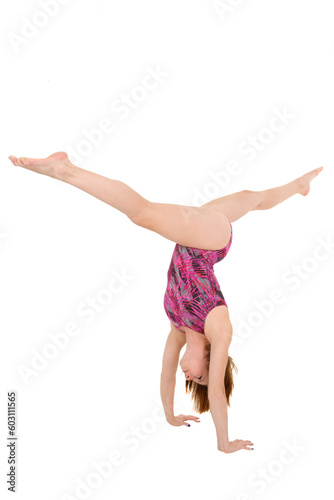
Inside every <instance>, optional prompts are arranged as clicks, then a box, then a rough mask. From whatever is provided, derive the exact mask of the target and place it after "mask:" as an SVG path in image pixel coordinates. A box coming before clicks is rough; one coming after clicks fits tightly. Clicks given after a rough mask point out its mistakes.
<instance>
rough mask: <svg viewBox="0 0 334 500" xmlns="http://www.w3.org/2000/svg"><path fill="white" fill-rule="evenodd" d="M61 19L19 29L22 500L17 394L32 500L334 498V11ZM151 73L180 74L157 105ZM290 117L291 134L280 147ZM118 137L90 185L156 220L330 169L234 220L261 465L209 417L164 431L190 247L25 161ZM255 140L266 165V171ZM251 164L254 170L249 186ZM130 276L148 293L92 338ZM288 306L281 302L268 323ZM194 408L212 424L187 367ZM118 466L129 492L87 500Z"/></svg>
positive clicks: (15, 384)
mask: <svg viewBox="0 0 334 500" xmlns="http://www.w3.org/2000/svg"><path fill="white" fill-rule="evenodd" d="M46 3H47V2H45V4H46ZM51 4H52V5H53V10H50V9H52V5H51ZM62 4H63V5H61V6H60V5H59V4H58V3H56V5H58V8H57V9H56V8H55V4H54V2H49V3H48V5H49V7H45V6H44V10H43V8H42V6H41V5H42V2H38V1H29V2H27V1H25V2H23V1H16V2H11V3H10V4H9V3H8V2H7V4H6V7H5V8H4V7H2V13H1V14H2V15H1V19H2V23H1V35H2V38H1V40H2V44H1V57H2V68H3V70H4V73H3V76H2V80H1V86H2V89H1V114H2V119H1V122H2V123H1V127H2V131H1V139H2V140H1V146H0V147H1V169H0V177H1V178H0V189H1V193H0V234H1V237H0V263H1V264H0V265H1V268H0V272H1V275H0V279H1V288H0V304H1V421H0V426H1V429H0V430H1V443H0V447H1V453H0V456H1V474H0V476H1V477H0V482H1V495H2V496H3V493H7V489H6V488H7V486H6V473H7V471H8V465H7V449H6V444H7V441H6V437H7V426H6V422H7V391H9V390H16V391H17V424H18V428H17V434H18V441H17V446H18V448H17V453H18V455H17V458H18V466H17V472H18V480H17V496H16V498H18V499H27V498H34V499H35V500H40V499H45V498H48V499H63V500H64V499H69V498H71V499H73V498H94V499H100V498H101V499H102V498H103V499H104V498H117V499H118V500H123V499H128V498H137V497H139V496H143V497H145V498H147V499H155V498H160V499H164V500H165V499H168V500H169V499H171V498H174V499H179V498H192V499H195V500H197V499H198V500H200V499H203V498H211V499H214V500H224V499H228V500H248V499H254V498H258V497H262V498H265V499H268V500H269V499H270V500H271V499H281V498H282V497H285V498H295V497H296V496H298V497H300V498H315V497H318V496H319V497H320V496H321V497H325V495H326V494H329V495H330V493H331V489H332V481H331V477H332V472H331V463H332V454H333V450H332V443H333V432H332V424H331V422H332V421H333V411H332V406H331V394H332V387H331V380H332V377H333V369H332V356H333V355H332V347H333V341H332V337H333V333H334V332H333V289H332V283H333V266H334V250H333V248H332V247H331V246H329V247H327V250H326V249H323V250H321V252H320V253H317V247H318V245H319V241H320V239H322V241H327V240H328V241H329V242H333V240H334V231H333V222H332V214H333V170H332V165H333V148H332V143H333V112H334V109H333V85H334V81H333V69H332V60H333V27H332V15H333V8H332V2H330V1H329V0H326V1H325V0H318V1H317V2H314V1H310V0H306V1H305V0H303V1H301V0H299V1H297V0H295V1H291V0H281V1H279V2H278V1H268V0H244V1H240V2H238V1H234V2H233V1H232V0H230V1H228V0H226V2H220V8H219V7H217V6H216V7H215V6H214V3H213V1H212V0H202V1H193V0H192V1H191V0H187V1H180V0H170V1H169V2H163V1H157V0H142V1H140V2H138V1H135V0H126V1H125V0H124V1H122V2H120V1H119V2H116V1H107V0H90V1H89V0H82V1H79V0H72V1H68V2H66V1H63V2H62ZM224 5H225V10H226V12H224V10H223V7H224ZM46 10H48V12H49V14H44V15H43V14H42V15H41V14H40V13H41V12H45V11H46ZM51 13H52V15H51ZM33 21H34V22H35V24H38V25H39V26H40V27H38V28H36V27H35V28H33V25H31V24H30V23H31V22H33ZM42 24H43V26H41V25H42ZM23 33H24V34H25V39H24V38H19V37H23ZM27 36H29V38H27ZM147 67H150V68H151V69H152V68H153V69H157V68H158V69H159V68H160V69H159V70H160V71H161V72H163V73H164V74H165V76H164V77H163V78H162V79H161V82H160V83H159V84H157V85H156V88H155V89H154V90H150V91H145V90H144V91H143V90H140V89H138V86H142V82H143V79H144V78H145V75H147ZM150 82H151V84H152V83H153V80H152V79H151V80H150ZM142 89H143V87H142ZM143 92H144V93H143ZM122 95H123V97H124V95H130V96H132V97H130V99H131V102H132V104H133V105H134V106H135V107H133V109H131V110H130V112H129V113H128V116H127V117H126V118H123V119H122V118H121V116H120V114H119V113H118V114H117V112H115V110H114V111H112V110H111V105H112V103H115V101H116V100H117V99H119V100H122ZM139 99H141V101H140V102H139ZM136 100H137V101H136ZM275 109H276V110H279V111H281V112H283V111H284V109H285V112H286V113H287V114H288V115H289V116H290V119H289V123H287V124H285V125H284V126H283V127H282V130H281V131H280V132H277V131H276V132H274V133H271V132H270V130H269V131H268V130H264V129H265V128H268V127H269V126H270V123H273V121H272V118H273V116H274V115H275ZM105 118H109V119H111V120H113V121H114V122H115V124H116V126H115V128H114V131H113V132H112V133H104V134H103V137H102V139H101V138H100V144H95V145H92V146H91V147H90V151H88V149H86V152H87V151H88V152H89V154H86V155H82V156H81V159H80V158H79V157H78V158H79V160H78V163H79V162H80V167H82V168H85V169H87V170H92V171H94V172H97V173H100V174H102V175H105V176H107V177H110V178H114V179H119V180H122V181H123V182H126V183H127V184H129V185H130V186H131V187H132V188H133V189H136V190H137V191H138V192H139V193H141V194H142V195H143V196H145V197H147V198H148V199H150V200H151V201H159V202H166V203H167V202H169V203H180V204H186V205H198V204H199V203H200V202H199V201H198V198H196V196H195V195H198V193H199V192H200V193H202V195H203V194H205V193H207V200H208V199H212V198H213V197H219V196H224V195H226V194H229V193H233V192H236V191H240V190H242V189H254V190H260V189H267V188H270V187H274V186H277V185H281V184H285V183H287V182H289V181H291V180H292V179H294V178H296V177H298V176H300V175H302V174H303V173H305V172H307V171H309V170H311V169H313V168H316V167H318V166H321V165H322V166H324V170H323V172H322V173H321V175H320V176H319V177H317V178H316V179H315V180H314V182H313V184H312V188H311V192H310V194H309V195H308V196H307V197H305V198H304V197H301V196H300V195H296V196H294V197H292V198H290V199H289V200H287V201H286V202H285V203H283V204H281V205H279V206H278V207H275V208H273V209H272V210H269V211H262V212H259V211H257V212H252V213H250V214H248V215H247V216H245V217H244V218H242V219H240V220H239V221H237V222H235V223H234V225H233V231H234V239H233V244H232V247H231V250H230V253H229V255H228V256H227V257H226V260H224V261H223V262H222V263H219V264H218V265H217V266H216V268H215V271H216V275H217V277H218V279H219V282H220V285H221V288H222V292H223V294H224V296H225V298H226V300H227V303H228V305H229V310H230V315H231V319H232V323H233V325H234V336H235V338H238V339H239V342H238V343H237V344H235V345H234V348H233V359H234V361H235V363H236V365H237V366H238V368H239V371H238V374H237V375H236V378H235V389H234V393H233V398H232V400H231V408H230V409H229V437H230V439H231V440H233V439H250V440H252V441H253V442H254V443H255V446H254V448H255V449H254V451H250V452H248V451H245V450H243V451H239V452H237V453H234V454H231V455H225V454H223V453H221V452H219V451H218V450H217V448H216V435H215V428H214V424H213V421H212V418H211V416H210V413H206V414H203V415H202V416H201V422H200V423H198V424H195V423H193V424H192V425H191V427H190V428H187V427H184V426H183V427H178V428H176V427H172V426H169V425H168V424H167V423H166V422H165V420H164V418H163V414H162V411H161V407H160V405H159V399H160V397H159V384H160V372H161V360H162V354H163V349H164V345H165V340H166V337H167V335H168V332H169V321H168V318H167V316H166V315H165V312H164V309H163V295H164V291H165V287H166V283H167V281H166V278H167V269H168V265H169V262H170V258H171V254H172V251H173V248H174V243H173V242H171V241H169V240H166V239H163V238H161V237H160V236H159V235H157V234H155V233H152V232H149V231H145V230H144V229H142V228H140V227H138V226H135V225H133V224H132V223H131V222H130V221H129V219H128V218H127V217H126V216H124V215H123V214H122V213H120V212H117V211H116V210H115V209H113V208H111V207H109V206H108V205H106V204H104V203H102V202H101V201H99V200H96V199H94V198H93V197H91V196H89V195H88V194H86V193H85V192H83V191H80V190H78V189H76V188H74V187H72V186H70V185H68V184H65V183H62V182H60V181H57V180H54V179H51V178H49V177H46V176H39V175H37V174H35V173H33V172H30V171H28V170H25V169H22V168H19V167H13V166H12V164H11V163H10V161H9V160H8V156H9V155H10V154H13V155H16V156H28V157H45V156H48V155H49V154H51V153H53V152H54V151H67V152H68V153H70V152H71V151H75V150H77V148H78V144H79V143H80V141H83V140H86V137H85V132H84V131H86V132H87V131H92V130H93V129H96V127H98V126H99V124H100V122H101V120H103V119H105ZM270 134H271V135H270ZM96 137H97V136H96ZM251 137H258V140H259V144H260V146H261V150H256V149H254V148H253V152H254V154H253V155H252V159H251V158H250V157H251V155H250V153H248V154H246V153H245V151H246V150H245V144H246V143H247V142H248V141H249V140H251V139H250V138H251ZM262 139H263V140H262ZM263 141H266V143H264V142H263ZM95 142H98V141H97V139H96V141H95ZM81 144H82V143H81ZM88 147H89V145H88V146H87V148H88ZM231 161H236V162H238V165H239V168H238V173H237V174H236V175H233V176H230V177H229V178H228V177H227V176H226V172H227V168H228V167H227V166H228V164H229V162H231ZM224 172H225V174H224ZM218 173H220V174H219V175H220V176H223V175H225V177H224V178H225V183H224V184H223V183H221V185H220V187H219V186H218V185H217V184H213V181H212V175H214V174H216V175H218ZM221 178H222V177H221ZM210 183H211V184H210ZM210 193H211V196H210ZM204 202H205V200H203V203H204ZM332 246H333V245H332ZM315 252H316V253H315ZM314 255H316V256H318V257H319V256H321V261H320V260H319V259H318V258H315V257H314ZM293 266H300V268H299V271H298V270H297V268H296V267H293ZM115 270H116V271H117V272H119V273H121V272H122V270H123V272H124V273H125V274H127V275H128V276H129V277H131V279H130V278H129V279H128V283H127V285H125V286H123V289H122V290H121V291H120V292H119V293H118V294H116V293H114V294H112V296H111V298H110V302H109V303H108V304H107V305H104V306H101V309H102V310H101V311H99V312H96V315H95V318H94V319H93V321H91V322H90V323H89V324H88V323H86V322H85V318H84V317H83V316H80V315H79V314H78V307H80V305H81V307H82V306H83V304H86V301H87V300H88V298H89V297H102V296H103V295H101V293H102V294H103V292H101V291H102V290H103V289H105V288H106V287H107V285H108V282H109V281H110V279H111V278H112V276H113V271H115ZM295 272H299V273H302V274H300V277H299V278H296V275H295V274H294V273H295ZM293 276H295V278H294V280H292V277H293ZM117 286H119V287H121V285H120V283H119V282H118V284H117ZM274 289H278V290H280V291H281V297H283V299H282V303H281V304H279V305H278V304H276V305H273V306H271V308H270V307H269V306H268V303H267V310H268V311H269V313H268V314H267V316H266V317H265V316H264V315H262V316H261V313H257V314H254V312H255V311H259V309H258V306H257V305H256V301H258V302H263V301H268V300H270V297H271V294H272V292H273V290H274ZM99 294H100V295H99ZM105 297H106V296H105V295H104V298H105ZM86 307H87V306H86ZM254 318H255V320H254ZM256 318H257V322H258V325H257V326H254V324H255V323H254V321H256ZM70 322H74V323H76V324H77V325H79V327H80V328H81V329H80V333H79V334H78V335H76V336H72V337H70V338H69V340H68V345H67V346H66V347H64V348H63V349H58V351H57V352H56V353H55V356H54V358H53V359H49V360H47V361H46V362H45V364H46V366H45V367H44V368H43V369H40V370H39V371H35V373H34V375H31V374H29V375H28V377H27V379H26V383H25V382H24V377H23V376H22V372H20V367H21V370H22V366H23V365H24V366H25V368H26V369H29V368H30V369H31V367H32V362H33V357H34V354H33V352H36V351H38V352H39V353H42V352H43V349H45V348H46V347H45V346H46V345H47V344H50V343H51V339H50V333H51V334H52V333H53V334H56V333H59V332H64V329H65V327H66V325H67V324H68V323H70ZM242 322H246V323H247V324H248V325H249V326H248V329H247V332H248V333H247V334H246V335H245V331H246V330H245V328H246V327H244V329H242V328H241V327H240V325H241V324H242ZM252 322H253V326H251V325H252ZM243 324H244V323H243ZM242 335H243V336H244V337H243V338H242ZM34 350H35V351H34ZM175 405H176V410H178V413H193V412H192V408H191V401H190V399H189V397H188V396H187V395H186V394H185V389H184V376H183V375H182V374H181V371H180V370H179V371H178V374H177V387H176V396H175ZM136 429H137V430H136ZM138 429H139V431H140V434H139V435H137V437H134V436H133V433H134V432H137V431H138ZM130 436H132V441H131V440H130ZM287 443H288V444H287ZM287 446H290V447H291V446H292V447H295V448H296V451H295V454H294V455H293V454H292V452H291V451H285V450H288V448H287ZM117 450H118V451H119V453H120V454H121V456H122V463H121V464H120V465H115V466H114V469H113V470H112V472H111V473H110V474H109V476H108V477H105V478H103V479H101V480H100V483H98V482H97V483H95V484H94V485H93V483H90V484H91V486H92V487H91V489H90V490H87V492H86V493H85V494H84V489H83V487H82V489H80V490H79V489H77V490H76V488H77V487H78V486H77V485H78V484H81V485H83V484H86V485H87V482H88V483H89V482H90V481H94V478H95V480H97V481H98V480H99V477H98V476H97V475H96V468H94V465H93V464H94V463H95V464H97V463H101V462H105V461H107V460H110V456H111V454H112V453H113V452H115V451H117ZM93 473H95V476H94V474H93ZM92 474H93V475H92ZM100 477H101V476H100ZM8 498H9V497H8ZM10 498H12V497H10Z"/></svg>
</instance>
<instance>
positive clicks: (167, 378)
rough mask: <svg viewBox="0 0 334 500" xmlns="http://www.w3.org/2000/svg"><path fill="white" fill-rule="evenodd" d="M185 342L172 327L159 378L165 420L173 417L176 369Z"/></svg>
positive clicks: (182, 336) (182, 335)
mask: <svg viewBox="0 0 334 500" xmlns="http://www.w3.org/2000/svg"><path fill="white" fill-rule="evenodd" d="M185 343H186V340H185V335H184V334H182V333H180V332H178V331H176V330H175V329H173V328H172V329H171V331H170V332H169V335H168V337H167V340H166V345H165V350H164V354H163V358H162V370H161V378H160V395H161V401H162V405H163V407H164V411H165V415H166V419H167V421H169V420H172V419H173V418H174V390H175V382H176V370H177V366H178V362H179V357H180V352H181V349H182V347H183V346H184V344H185Z"/></svg>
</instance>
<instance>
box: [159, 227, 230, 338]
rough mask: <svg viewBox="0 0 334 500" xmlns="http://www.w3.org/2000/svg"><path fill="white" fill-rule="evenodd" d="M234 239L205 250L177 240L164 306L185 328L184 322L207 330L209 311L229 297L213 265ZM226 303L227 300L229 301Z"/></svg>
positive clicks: (168, 273)
mask: <svg viewBox="0 0 334 500" xmlns="http://www.w3.org/2000/svg"><path fill="white" fill-rule="evenodd" d="M231 243H232V225H231V236H230V239H229V242H228V243H227V245H226V246H225V247H224V248H221V249H219V250H203V249H199V248H193V247H186V246H183V245H179V244H176V245H175V248H174V251H173V255H172V259H171V262H170V266H169V269H168V272H167V289H166V293H165V297H164V307H165V311H166V313H167V316H168V317H169V319H170V321H171V322H172V323H173V324H174V325H175V326H176V327H177V328H178V329H181V325H182V323H185V324H184V326H188V327H189V328H191V329H194V330H195V331H198V332H199V333H204V331H203V330H204V329H203V322H204V320H205V319H204V318H205V315H206V314H207V312H208V311H209V310H210V309H212V308H213V307H215V306H216V305H219V304H224V303H225V299H224V297H223V294H222V292H221V290H220V286H219V283H218V280H217V278H216V276H215V273H214V269H213V266H214V264H216V263H217V262H220V261H221V260H223V259H224V257H225V256H226V255H227V253H228V251H229V249H230V246H231ZM225 304H226V303H225Z"/></svg>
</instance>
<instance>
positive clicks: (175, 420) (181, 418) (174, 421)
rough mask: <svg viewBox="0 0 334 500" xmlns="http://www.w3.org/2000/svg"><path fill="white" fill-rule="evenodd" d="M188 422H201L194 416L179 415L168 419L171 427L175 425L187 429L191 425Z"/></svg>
mask: <svg viewBox="0 0 334 500" xmlns="http://www.w3.org/2000/svg"><path fill="white" fill-rule="evenodd" d="M186 420H194V421H195V422H200V420H199V417H194V416H193V415H177V416H174V417H170V418H168V419H167V422H168V423H169V424H170V425H174V426H176V427H177V426H179V425H186V426H187V427H190V424H188V423H187V422H186Z"/></svg>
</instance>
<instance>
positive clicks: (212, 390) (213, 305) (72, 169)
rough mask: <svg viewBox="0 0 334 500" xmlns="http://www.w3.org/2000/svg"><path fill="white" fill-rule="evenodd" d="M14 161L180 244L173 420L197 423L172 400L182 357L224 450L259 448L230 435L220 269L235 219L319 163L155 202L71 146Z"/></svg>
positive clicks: (166, 365) (173, 290) (303, 189)
mask: <svg viewBox="0 0 334 500" xmlns="http://www.w3.org/2000/svg"><path fill="white" fill-rule="evenodd" d="M9 159H10V160H11V162H12V163H13V165H15V166H20V167H24V168H26V169H28V170H32V171H33V172H37V173H40V174H44V175H47V176H49V177H53V178H55V179H58V180H60V181H63V182H66V183H68V184H71V185H72V186H75V187H77V188H79V189H82V190H83V191H85V192H87V193H89V194H90V195H92V196H95V197H96V198H98V199H99V200H101V201H103V202H104V203H107V204H108V205H111V206H112V207H114V208H116V209H117V210H120V211H121V212H123V213H124V214H125V215H126V216H127V217H128V218H129V219H130V220H131V221H132V222H133V223H134V224H137V225H138V226H141V227H143V228H145V229H149V230H150V231H155V232H156V233H158V234H160V235H161V236H164V237H165V238H167V239H169V240H171V241H173V242H175V243H176V245H175V248H174V252H173V255H172V260H171V263H170V266H169V269H168V282H167V289H166V292H165V296H164V307H165V311H166V314H167V316H168V318H169V320H170V325H171V329H170V332H169V335H168V337H167V341H166V346H165V350H164V354H163V362H162V371H161V385H160V388H161V399H162V403H163V407H164V410H165V415H166V419H167V422H169V423H170V424H171V425H174V426H180V425H186V426H190V424H188V423H187V420H193V421H195V422H198V421H199V419H198V417H195V416H192V415H177V416H175V415H174V410H173V400H174V389H175V381H176V370H177V366H178V363H179V355H180V351H181V349H182V347H183V346H184V345H185V344H186V351H185V353H184V356H183V357H182V359H181V360H180V366H181V368H182V370H183V372H184V375H185V379H186V391H187V392H188V391H189V392H190V393H191V397H192V400H193V402H194V409H195V411H197V412H198V413H203V412H206V411H208V410H210V412H211V414H212V418H213V421H214V424H215V427H216V435H217V448H218V450H219V451H222V452H225V453H232V452H235V451H238V450H241V449H244V450H253V449H254V448H252V445H253V443H252V442H251V441H245V440H240V439H236V440H234V441H229V438H228V426H227V405H229V399H230V396H231V393H232V389H233V375H232V372H233V369H235V368H236V366H235V365H234V363H233V360H232V358H231V357H230V356H229V355H228V348H229V345H230V343H231V339H232V325H231V322H230V318H229V313H228V308H227V304H226V302H225V299H224V297H223V294H222V292H221V290H220V287H219V284H218V281H217V279H216V277H215V275H214V270H213V266H214V264H215V263H217V262H219V261H220V260H222V259H223V258H224V257H225V256H226V254H227V252H228V251H229V248H230V246H231V242H232V224H231V223H232V222H234V221H236V220H238V219H240V218H241V217H242V216H244V215H245V214H247V212H249V211H251V210H267V209H269V208H272V207H274V206H276V205H277V204H279V203H281V202H282V201H284V200H287V199H288V198H290V197H291V196H293V195H294V194H297V193H299V194H301V195H303V196H306V195H307V194H308V192H309V190H310V183H311V181H312V180H313V179H314V177H316V176H317V175H318V174H319V173H320V172H321V171H322V169H323V167H320V168H316V169H315V170H312V171H310V172H308V173H306V174H304V175H303V176H301V177H298V178H297V179H295V180H293V181H291V182H289V183H288V184H285V185H282V186H279V187H275V188H272V189H266V190H264V191H249V190H243V191H240V192H237V193H233V194H229V195H227V196H223V197H221V198H217V199H215V200H212V201H210V202H208V203H205V204H204V205H202V206H201V207H191V206H185V205H175V204H168V203H155V202H151V201H149V200H147V199H145V198H143V197H142V196H141V195H140V194H138V193H137V192H136V191H134V190H133V189H132V188H131V187H129V186H128V185H126V184H124V183H123V182H121V181H118V180H113V179H109V178H107V177H104V176H102V175H99V174H96V173H93V172H89V171H88V170H84V169H82V168H79V167H77V166H75V165H73V163H71V162H70V160H69V158H68V156H67V154H66V153H65V152H57V153H54V154H52V155H50V156H48V157H47V158H43V159H32V158H24V157H23V158H17V157H16V156H9Z"/></svg>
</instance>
